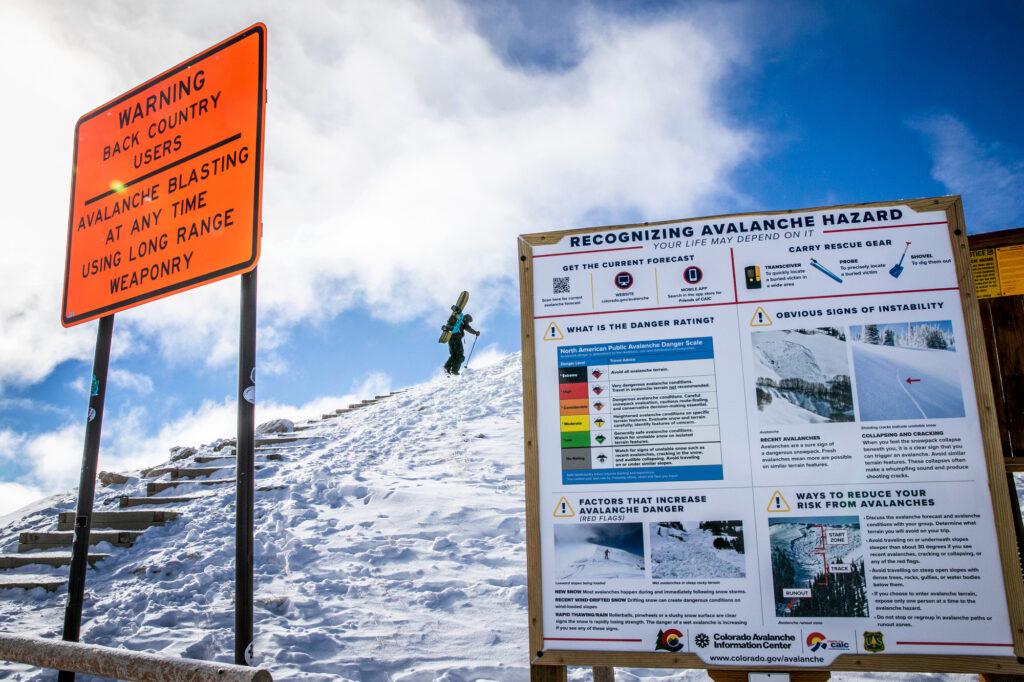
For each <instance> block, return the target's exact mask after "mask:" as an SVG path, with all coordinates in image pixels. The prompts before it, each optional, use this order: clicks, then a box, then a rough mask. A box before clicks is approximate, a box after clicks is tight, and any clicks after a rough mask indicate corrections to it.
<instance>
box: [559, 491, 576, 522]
mask: <svg viewBox="0 0 1024 682" xmlns="http://www.w3.org/2000/svg"><path fill="white" fill-rule="evenodd" d="M574 516H576V511H575V510H573V508H572V505H571V504H569V500H567V499H565V495H562V499H560V500H559V501H558V504H556V505H555V512H554V517H555V518H556V519H571V518H572V517H574Z"/></svg>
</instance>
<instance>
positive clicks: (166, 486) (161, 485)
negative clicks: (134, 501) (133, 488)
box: [146, 478, 235, 495]
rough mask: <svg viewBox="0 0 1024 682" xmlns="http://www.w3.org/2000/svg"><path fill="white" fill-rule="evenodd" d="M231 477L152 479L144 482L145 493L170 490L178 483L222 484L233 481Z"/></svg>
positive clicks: (154, 493) (153, 493)
mask: <svg viewBox="0 0 1024 682" xmlns="http://www.w3.org/2000/svg"><path fill="white" fill-rule="evenodd" d="M234 482H235V479H233V478H211V479H208V480H205V481H193V480H178V481H153V482H152V483H147V484H146V494H147V495H156V494H157V493H159V492H163V491H164V490H170V489H171V488H177V487H178V486H179V485H223V484H226V483H234Z"/></svg>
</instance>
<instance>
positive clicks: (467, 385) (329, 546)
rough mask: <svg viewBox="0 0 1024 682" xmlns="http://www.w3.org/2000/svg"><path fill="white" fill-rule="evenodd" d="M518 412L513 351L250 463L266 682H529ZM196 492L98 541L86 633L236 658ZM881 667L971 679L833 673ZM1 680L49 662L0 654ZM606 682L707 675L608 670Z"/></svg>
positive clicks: (214, 514)
mask: <svg viewBox="0 0 1024 682" xmlns="http://www.w3.org/2000/svg"><path fill="white" fill-rule="evenodd" d="M521 410H522V407H521V377H520V368H519V357H518V355H513V356H510V357H508V358H506V359H505V360H504V361H502V362H500V363H499V364H497V365H494V366H492V367H489V368H487V369H486V370H482V371H473V372H470V373H468V374H466V375H464V376H463V377H461V378H459V379H457V380H449V379H438V380H435V381H431V382H428V383H425V384H422V385H419V386H416V387H413V388H412V389H411V390H409V391H408V392H407V393H403V394H400V395H397V396H394V397H392V398H388V399H386V400H383V401H381V402H380V403H377V404H374V405H371V406H368V407H365V408H361V409H359V410H356V411H354V412H352V413H349V414H346V415H343V416H342V417H340V418H337V419H335V420H331V421H326V422H323V426H322V427H319V428H318V429H317V430H314V431H307V432H304V434H312V435H314V436H317V438H315V439H313V440H312V441H310V442H309V443H307V444H303V445H300V446H298V447H295V448H292V449H285V450H283V451H282V452H283V454H285V456H286V459H285V460H284V461H282V462H276V463H273V464H272V465H270V463H268V467H267V468H265V469H262V470H260V471H259V472H258V473H257V480H258V484H259V485H265V484H272V485H278V486H282V487H281V489H279V490H275V491H273V492H265V493H257V504H256V509H257V522H256V642H255V645H256V646H255V650H256V652H255V653H256V659H257V662H258V663H260V664H261V665H265V666H267V667H268V668H270V669H271V670H272V671H273V672H274V675H275V679H276V680H292V679H303V680H325V681H326V680H359V681H366V682H376V681H377V680H396V681H399V680H400V681H416V682H419V681H426V680H442V681H444V682H468V681H470V680H499V681H509V682H511V681H519V680H526V679H528V672H527V655H528V653H527V652H528V643H527V614H526V587H525V582H526V566H525V546H524V539H523V518H524V514H523V508H524V501H523V466H522V414H521ZM183 445H186V443H183ZM136 474H137V472H136ZM228 475H230V470H228ZM177 490H182V489H180V488H179V489H177ZM177 490H176V491H168V493H166V494H171V493H172V492H173V493H174V494H177ZM184 490H186V491H187V490H188V487H186V488H184ZM197 490H199V489H198V487H193V491H197ZM202 492H204V493H207V494H209V495H210V496H211V497H209V498H207V499H204V500H201V501H197V502H191V503H188V504H185V505H181V506H180V507H179V508H180V510H181V511H182V512H183V516H182V518H180V519H179V520H177V521H175V522H173V523H171V524H169V525H168V526H166V527H163V528H152V529H150V530H148V531H147V532H146V533H144V534H143V535H142V536H141V538H140V539H139V540H138V541H137V542H136V544H135V546H134V547H133V548H131V549H114V548H109V547H107V548H106V549H108V550H109V551H111V552H113V556H112V557H111V558H110V559H108V560H106V561H104V562H102V563H100V564H98V565H97V567H96V568H95V569H92V570H90V571H89V573H88V589H87V599H86V607H85V614H84V626H83V637H84V639H85V640H86V641H89V642H96V643H102V644H107V645H113V646H124V647H128V648H131V649H136V650H144V651H153V652H161V653H164V654H168V655H185V656H192V657H199V658H206V659H213V660H220V661H229V660H231V651H232V623H233V615H232V599H233V579H234V574H233V565H232V563H233V555H234V550H233V543H234V492H233V488H231V487H230V486H227V487H216V488H213V489H203V491H202ZM121 494H131V495H143V494H144V481H142V480H140V479H139V478H138V477H136V478H133V479H132V480H131V481H130V482H129V483H128V484H125V485H123V486H114V487H112V488H100V489H99V491H98V497H97V509H99V510H103V509H110V508H112V507H111V504H113V503H114V501H115V499H116V497H117V496H118V495H121ZM190 494H191V493H190ZM115 506H116V505H115ZM73 507H74V496H73V494H71V493H69V494H67V495H63V496H60V497H58V498H51V499H49V500H45V501H42V502H41V503H40V504H37V505H33V507H32V509H31V511H30V512H28V513H25V514H24V515H23V516H21V517H20V518H11V517H8V518H6V519H5V520H3V521H2V522H0V551H4V552H11V551H14V547H15V545H16V543H17V534H18V533H19V532H20V531H23V530H48V529H52V527H53V520H54V515H55V514H56V512H57V511H58V510H70V509H73ZM97 549H99V550H103V549H104V547H103V546H102V545H101V546H99V547H98V548H97ZM601 560H602V561H603V552H602V559H601ZM26 572H32V573H40V572H45V571H44V570H40V569H38V568H34V569H33V570H31V571H26ZM51 572H52V573H53V574H54V575H65V574H66V570H59V569H53V570H52V571H51ZM64 600H65V593H64V592H63V591H59V592H56V593H54V594H47V593H43V592H42V591H36V592H33V593H26V592H7V591H5V592H0V630H2V631H7V632H21V633H31V634H39V635H44V636H51V637H52V636H59V632H60V623H61V621H62V618H63V608H64ZM882 677H887V678H893V679H901V680H924V679H926V678H930V677H931V678H937V677H941V678H942V679H943V680H945V681H947V682H949V681H951V680H957V681H958V682H961V681H962V682H968V676H966V675H964V676H953V675H951V676H927V675H920V674H918V675H895V676H882V675H870V674H867V675H852V674H849V675H847V674H837V675H834V676H833V678H834V679H837V680H854V679H869V678H872V679H878V678H882ZM570 678H571V679H572V680H574V681H577V682H578V681H580V680H585V679H589V669H584V668H572V669H571V670H570ZM0 679H11V680H40V681H42V680H47V681H49V680H52V679H53V673H52V672H40V671H30V670H29V669H28V668H25V667H20V666H15V665H11V664H6V663H2V662H0ZM79 679H81V680H85V679H87V678H85V677H83V676H80V677H79ZM616 679H617V680H618V681H619V682H624V681H625V682H634V681H636V680H644V681H645V682H652V681H655V680H663V681H667V680H694V681H697V680H699V681H701V682H704V681H706V680H707V679H708V678H707V677H706V675H704V674H703V673H701V672H698V671H676V672H674V671H669V670H624V669H618V670H617V671H616ZM970 679H971V680H973V679H974V678H973V677H971V678H970Z"/></svg>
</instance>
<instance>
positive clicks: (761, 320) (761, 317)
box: [750, 306, 772, 327]
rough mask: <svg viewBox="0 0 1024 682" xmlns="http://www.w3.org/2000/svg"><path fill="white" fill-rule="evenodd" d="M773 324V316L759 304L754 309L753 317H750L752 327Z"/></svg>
mask: <svg viewBox="0 0 1024 682" xmlns="http://www.w3.org/2000/svg"><path fill="white" fill-rule="evenodd" d="M771 325H772V318H771V316H770V315H769V314H768V311H766V310H765V309H764V308H762V307H761V306H757V310H755V311H754V315H753V317H751V318H750V326H751V327H770V326H771Z"/></svg>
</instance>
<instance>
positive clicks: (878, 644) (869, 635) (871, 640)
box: [864, 630, 885, 654]
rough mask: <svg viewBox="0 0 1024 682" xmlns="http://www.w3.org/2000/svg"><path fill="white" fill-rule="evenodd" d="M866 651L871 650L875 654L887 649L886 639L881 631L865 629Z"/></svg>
mask: <svg viewBox="0 0 1024 682" xmlns="http://www.w3.org/2000/svg"><path fill="white" fill-rule="evenodd" d="M864 651H870V652H871V653H873V654H877V653H878V652H880V651H885V639H883V638H882V633H881V632H878V631H874V632H872V631H869V630H865V631H864Z"/></svg>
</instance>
